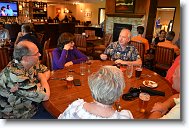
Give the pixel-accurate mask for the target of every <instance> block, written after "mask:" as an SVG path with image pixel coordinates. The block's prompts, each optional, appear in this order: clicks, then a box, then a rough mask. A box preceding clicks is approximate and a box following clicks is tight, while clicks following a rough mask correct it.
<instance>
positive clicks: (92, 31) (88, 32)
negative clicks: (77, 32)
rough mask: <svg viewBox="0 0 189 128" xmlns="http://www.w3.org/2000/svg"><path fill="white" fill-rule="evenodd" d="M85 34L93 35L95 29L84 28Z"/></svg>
mask: <svg viewBox="0 0 189 128" xmlns="http://www.w3.org/2000/svg"><path fill="white" fill-rule="evenodd" d="M85 34H86V35H88V36H95V30H85Z"/></svg>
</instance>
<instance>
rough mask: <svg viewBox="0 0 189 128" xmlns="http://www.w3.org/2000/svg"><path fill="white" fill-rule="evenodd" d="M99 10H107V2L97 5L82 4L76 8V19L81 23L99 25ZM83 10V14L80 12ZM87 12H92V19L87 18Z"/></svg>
mask: <svg viewBox="0 0 189 128" xmlns="http://www.w3.org/2000/svg"><path fill="white" fill-rule="evenodd" d="M99 8H105V2H99V3H95V4H89V3H88V4H80V5H77V7H76V19H78V20H80V21H91V22H92V24H98V11H99ZM81 9H82V10H83V12H81V11H80V10H81ZM85 12H91V17H86V16H85Z"/></svg>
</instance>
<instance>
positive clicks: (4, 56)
mask: <svg viewBox="0 0 189 128" xmlns="http://www.w3.org/2000/svg"><path fill="white" fill-rule="evenodd" d="M9 61H10V56H9V52H8V48H0V71H1V70H2V69H4V68H5V67H6V66H7V64H8V63H9Z"/></svg>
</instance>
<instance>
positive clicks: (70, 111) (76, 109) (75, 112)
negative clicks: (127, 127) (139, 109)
mask: <svg viewBox="0 0 189 128" xmlns="http://www.w3.org/2000/svg"><path fill="white" fill-rule="evenodd" d="M85 103H86V102H84V100H83V99H78V100H76V101H74V102H73V103H72V104H70V105H69V107H68V108H67V109H66V110H65V111H64V112H63V113H62V114H60V115H59V117H58V119H133V116H132V114H131V112H130V111H129V110H122V111H121V112H118V111H115V113H114V114H113V115H112V116H111V117H107V118H105V117H101V116H97V115H94V114H92V113H89V112H87V111H86V110H85V108H84V107H83V105H84V104H85Z"/></svg>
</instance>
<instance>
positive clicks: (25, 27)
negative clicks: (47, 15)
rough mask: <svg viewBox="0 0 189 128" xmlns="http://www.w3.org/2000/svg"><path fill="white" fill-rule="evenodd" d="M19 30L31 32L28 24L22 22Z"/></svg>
mask: <svg viewBox="0 0 189 128" xmlns="http://www.w3.org/2000/svg"><path fill="white" fill-rule="evenodd" d="M21 30H22V31H24V32H26V33H29V32H31V28H30V25H29V24H23V25H22V26H21Z"/></svg>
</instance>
